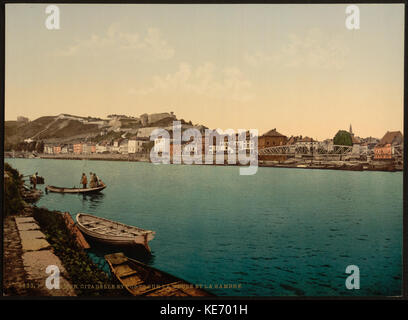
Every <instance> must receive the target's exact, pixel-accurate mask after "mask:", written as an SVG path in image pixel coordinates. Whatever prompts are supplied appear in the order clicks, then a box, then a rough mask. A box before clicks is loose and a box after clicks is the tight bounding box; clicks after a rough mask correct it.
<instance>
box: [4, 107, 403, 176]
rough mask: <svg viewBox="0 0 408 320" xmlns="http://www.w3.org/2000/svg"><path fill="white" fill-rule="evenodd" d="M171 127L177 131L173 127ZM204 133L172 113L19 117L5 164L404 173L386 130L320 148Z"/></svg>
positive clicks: (9, 125) (273, 136) (277, 137)
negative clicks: (80, 162) (81, 162)
mask: <svg viewBox="0 0 408 320" xmlns="http://www.w3.org/2000/svg"><path fill="white" fill-rule="evenodd" d="M173 122H175V123H176V124H178V125H177V126H176V127H174V126H173ZM174 129H176V131H174ZM157 130H165V133H166V134H164V135H162V136H160V135H157V134H155V135H154V139H152V133H155V131H156V132H157ZM177 130H179V131H180V134H181V133H183V134H184V133H185V132H186V131H187V132H186V133H189V130H190V131H191V130H194V134H195V136H197V133H199V134H201V136H199V137H198V138H199V139H200V140H201V142H200V146H198V144H197V141H198V139H197V141H196V142H195V143H194V141H193V138H194V137H195V136H194V135H192V136H189V138H188V139H187V141H184V140H183V141H181V139H178V137H177V136H175V135H174V134H178V131H177ZM206 131H207V132H208V131H209V130H208V128H207V127H206V126H204V125H198V124H193V123H192V122H191V121H188V122H186V121H185V120H184V119H180V120H177V118H176V115H175V114H174V113H173V112H170V113H153V114H143V115H141V116H139V117H134V116H126V115H115V114H114V115H109V116H108V117H107V118H106V119H102V118H92V117H80V116H74V115H69V114H60V115H58V116H47V117H41V118H38V119H35V120H33V121H30V120H29V119H27V118H25V117H20V118H19V119H17V121H6V123H5V132H6V134H5V156H6V157H10V158H44V159H94V160H119V161H120V160H122V161H144V162H151V161H152V159H151V157H150V155H151V154H152V152H153V153H154V154H155V155H156V158H155V159H156V160H157V161H158V160H159V158H158V157H160V159H161V161H162V162H163V161H164V162H165V160H166V159H167V160H168V161H167V163H170V162H171V163H185V161H184V160H185V159H187V156H188V155H190V156H192V158H189V161H188V163H189V164H190V163H196V164H218V165H235V164H240V161H239V154H240V153H241V154H243V155H247V156H248V158H247V161H246V163H247V162H248V161H249V159H254V157H255V155H256V157H257V160H258V165H259V166H264V167H290V168H310V169H313V168H315V169H316V168H317V169H340V170H358V171H359V170H379V171H398V170H402V168H403V135H402V133H401V132H400V131H392V130H390V131H387V132H385V133H384V135H383V136H382V137H371V136H369V137H360V136H359V135H358V133H355V132H354V131H353V128H352V125H351V124H350V125H349V128H348V130H347V129H346V130H345V129H343V128H339V129H338V132H337V133H336V134H335V135H334V136H333V137H327V138H326V139H324V140H320V141H319V140H317V139H315V138H313V137H310V136H308V135H307V133H305V135H297V136H294V135H290V134H289V133H281V132H279V131H278V129H276V128H272V129H271V130H269V131H267V132H264V133H263V134H262V135H260V136H259V137H258V141H257V143H256V141H254V139H251V136H250V133H249V131H247V132H246V134H244V136H245V139H240V137H239V134H238V133H234V134H228V132H227V133H225V132H223V131H222V130H219V129H218V131H217V130H211V132H212V135H211V136H210V135H207V136H206V135H205V133H206ZM220 131H221V134H219V132H220ZM160 132H163V131H160ZM242 136H243V135H241V137H242ZM211 138H213V139H212V141H211ZM152 140H153V141H152ZM194 140H195V138H194ZM178 143H179V144H180V145H178ZM206 146H207V147H206ZM180 149H181V150H180ZM181 153H182V154H183V158H181V156H180V154H181ZM217 155H218V156H217ZM220 155H222V156H221V157H220ZM184 156H186V157H184ZM163 159H164V160H163ZM208 159H210V160H208ZM157 161H156V162H157ZM153 162H154V161H153ZM241 163H242V162H241ZM246 163H245V164H246Z"/></svg>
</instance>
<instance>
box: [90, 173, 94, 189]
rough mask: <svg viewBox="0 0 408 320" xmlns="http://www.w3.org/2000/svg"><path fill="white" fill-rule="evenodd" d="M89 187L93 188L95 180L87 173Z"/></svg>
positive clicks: (91, 174)
mask: <svg viewBox="0 0 408 320" xmlns="http://www.w3.org/2000/svg"><path fill="white" fill-rule="evenodd" d="M89 187H90V188H95V180H94V175H93V173H92V172H89Z"/></svg>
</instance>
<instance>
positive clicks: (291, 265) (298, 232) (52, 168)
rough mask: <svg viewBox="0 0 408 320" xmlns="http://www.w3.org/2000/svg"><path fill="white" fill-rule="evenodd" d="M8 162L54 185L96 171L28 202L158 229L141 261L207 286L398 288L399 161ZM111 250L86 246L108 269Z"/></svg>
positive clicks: (240, 289)
mask: <svg viewBox="0 0 408 320" xmlns="http://www.w3.org/2000/svg"><path fill="white" fill-rule="evenodd" d="M6 161H7V162H9V163H10V164H11V165H12V166H13V167H15V168H17V169H18V170H20V172H21V173H23V174H32V173H33V172H35V171H38V173H39V175H40V176H43V177H44V178H45V183H46V184H50V185H55V186H65V187H73V186H79V185H80V184H79V182H80V178H81V174H82V172H85V173H86V174H87V175H88V176H89V172H90V171H92V172H96V174H97V175H98V176H99V177H100V178H101V179H102V180H103V181H104V182H105V183H106V184H107V185H108V187H107V188H106V189H105V190H104V191H103V192H102V193H101V194H100V195H98V196H82V195H70V194H65V195H63V194H55V193H49V194H47V195H44V196H43V197H42V198H41V200H40V201H39V202H38V203H37V205H38V206H44V207H46V208H48V209H51V210H60V211H68V212H70V213H71V215H72V216H73V217H74V218H75V215H76V214H77V213H78V212H85V213H90V214H94V215H97V216H100V217H104V218H108V219H111V220H115V221H119V222H122V223H125V224H130V225H135V226H138V227H141V228H144V229H149V230H154V231H156V237H155V239H154V240H152V241H151V242H150V243H149V244H150V247H151V249H152V257H151V258H150V259H149V260H148V261H147V263H149V264H150V265H152V266H154V267H156V268H159V269H161V270H164V271H167V272H169V273H171V274H174V275H175V276H178V277H181V278H183V279H185V280H187V281H189V282H191V283H194V284H202V285H205V286H207V288H208V290H209V291H212V292H213V293H215V294H216V295H220V296H303V295H305V296H343V295H344V296H378V295H387V296H391V295H392V296H394V295H400V294H401V286H402V280H401V278H402V238H403V235H402V230H403V228H402V220H403V188H402V185H403V174H402V172H394V173H390V172H353V171H332V170H307V169H288V168H259V169H258V172H257V174H256V175H253V176H240V175H239V169H238V167H228V166H187V165H153V164H150V163H138V162H119V161H89V160H47V159H6ZM39 187H40V188H42V189H43V188H44V186H39ZM112 250H113V251H115V250H116V249H115V248H113V249H112V248H106V250H104V249H102V250H101V249H100V248H98V249H96V248H95V249H91V250H90V252H89V254H90V255H91V256H92V258H93V259H94V260H95V262H97V263H99V264H101V265H103V267H104V268H105V270H107V266H106V265H104V260H103V255H104V254H106V253H109V252H113V251H112ZM116 251H118V250H116ZM349 265H356V266H358V268H359V271H360V289H358V290H349V289H347V288H346V286H345V281H346V278H347V277H348V276H349V275H348V274H346V272H345V270H346V267H347V266H349ZM215 285H217V287H218V288H214V286H215ZM219 286H222V287H223V288H221V289H220V288H219ZM224 286H225V288H224Z"/></svg>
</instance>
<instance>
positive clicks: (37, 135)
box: [4, 116, 100, 144]
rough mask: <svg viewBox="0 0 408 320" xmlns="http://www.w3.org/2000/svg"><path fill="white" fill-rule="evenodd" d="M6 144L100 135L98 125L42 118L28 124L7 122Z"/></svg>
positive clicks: (48, 117)
mask: <svg viewBox="0 0 408 320" xmlns="http://www.w3.org/2000/svg"><path fill="white" fill-rule="evenodd" d="M4 130H5V134H4V136H5V140H4V143H5V144H16V143H19V142H22V141H24V140H25V139H33V140H42V141H45V142H47V140H50V139H52V140H55V139H61V140H65V139H70V138H71V137H74V136H78V135H80V136H82V135H84V136H94V135H96V134H98V133H99V131H100V130H99V127H98V125H96V124H84V123H82V122H80V121H77V120H70V119H59V118H58V117H53V116H47V117H41V118H38V119H36V120H34V121H30V122H28V123H22V122H18V121H5V124H4Z"/></svg>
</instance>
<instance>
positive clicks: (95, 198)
mask: <svg viewBox="0 0 408 320" xmlns="http://www.w3.org/2000/svg"><path fill="white" fill-rule="evenodd" d="M80 196H81V197H82V205H85V204H86V203H88V202H89V208H91V209H96V208H97V207H98V206H99V205H100V204H101V203H102V202H103V198H104V197H105V195H104V194H103V193H91V194H81V195H80Z"/></svg>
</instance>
